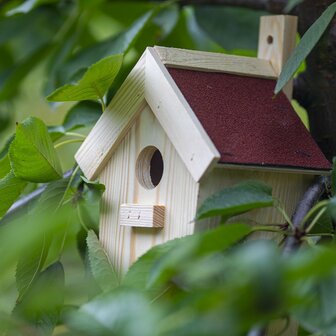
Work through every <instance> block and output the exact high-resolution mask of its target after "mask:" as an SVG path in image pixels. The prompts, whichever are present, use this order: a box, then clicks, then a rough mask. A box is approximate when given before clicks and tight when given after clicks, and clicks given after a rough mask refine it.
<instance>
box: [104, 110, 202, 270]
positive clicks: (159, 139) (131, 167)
mask: <svg viewBox="0 0 336 336" xmlns="http://www.w3.org/2000/svg"><path fill="white" fill-rule="evenodd" d="M147 146H155V147H157V148H158V149H159V150H160V152H161V154H162V157H163V162H164V169H163V175H162V179H161V181H160V183H159V184H158V186H157V187H156V188H154V189H150V190H148V189H146V188H144V187H142V186H141V184H140V183H139V182H138V180H137V177H136V160H137V157H138V155H139V154H140V152H141V151H142V150H143V149H144V148H146V147H147ZM100 181H101V182H102V183H104V184H105V186H106V191H105V193H104V195H103V200H102V208H101V216H100V239H101V241H102V244H103V245H104V247H105V249H106V250H107V251H108V254H109V256H110V258H111V261H112V262H113V264H114V265H115V267H116V269H117V270H118V271H119V272H120V273H124V272H125V271H126V270H127V269H128V267H129V266H130V264H131V263H132V262H134V261H135V260H136V259H137V258H138V257H139V256H140V255H142V254H143V253H145V252H146V251H147V250H148V249H149V248H151V247H152V246H155V245H157V244H160V243H163V242H166V241H168V240H170V239H174V238H176V237H183V236H185V235H189V234H192V233H193V231H194V224H193V223H192V220H193V218H194V216H195V213H196V206H197V194H198V183H197V182H195V181H194V179H193V178H192V176H191V175H190V173H189V171H188V169H187V168H186V166H185V165H184V163H183V162H182V160H181V159H180V157H179V155H178V153H177V152H176V150H175V148H174V146H173V144H172V143H171V141H170V140H169V138H168V136H167V135H166V134H165V132H164V130H163V129H162V127H161V126H160V124H159V122H158V120H157V119H156V118H155V116H154V114H153V113H152V111H151V109H150V108H149V107H148V106H147V107H145V108H144V110H143V111H142V112H141V114H140V115H139V116H138V117H137V119H136V121H135V123H134V125H133V126H132V128H131V130H130V131H129V132H128V134H127V135H126V137H125V138H124V139H123V141H122V142H121V143H120V144H119V146H118V148H117V149H116V150H115V152H114V153H113V155H112V157H111V160H110V161H109V162H108V164H107V165H106V166H105V168H104V170H103V171H102V173H101V175H100ZM129 203H130V204H140V205H143V204H145V205H158V204H159V205H164V206H165V209H166V211H165V221H164V227H163V228H162V229H160V228H132V227H127V226H121V225H120V222H119V217H120V205H121V204H129Z"/></svg>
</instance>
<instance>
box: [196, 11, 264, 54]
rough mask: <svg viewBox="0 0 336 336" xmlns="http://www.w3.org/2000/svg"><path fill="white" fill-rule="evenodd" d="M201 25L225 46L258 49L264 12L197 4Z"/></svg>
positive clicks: (198, 19) (226, 47)
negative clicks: (260, 21)
mask: <svg viewBox="0 0 336 336" xmlns="http://www.w3.org/2000/svg"><path fill="white" fill-rule="evenodd" d="M195 15H196V20H197V22H198V24H199V25H200V27H201V28H202V29H203V30H204V31H205V32H206V33H207V34H208V36H210V37H211V38H212V39H213V40H214V41H216V42H217V43H218V44H219V45H221V46H222V47H223V48H225V49H228V50H233V49H249V50H256V49H257V46H258V34H259V19H260V16H261V15H265V13H264V12H260V11H254V10H250V9H245V8H233V7H226V6H197V7H196V8H195Z"/></svg>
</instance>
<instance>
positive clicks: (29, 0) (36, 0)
mask: <svg viewBox="0 0 336 336" xmlns="http://www.w3.org/2000/svg"><path fill="white" fill-rule="evenodd" d="M50 2H51V0H26V1H24V2H23V3H22V4H21V5H19V6H17V7H14V8H12V9H11V10H10V11H8V12H7V13H6V14H7V16H11V15H14V14H19V13H28V12H30V11H31V10H33V9H34V8H36V7H37V6H39V5H42V4H44V3H50Z"/></svg>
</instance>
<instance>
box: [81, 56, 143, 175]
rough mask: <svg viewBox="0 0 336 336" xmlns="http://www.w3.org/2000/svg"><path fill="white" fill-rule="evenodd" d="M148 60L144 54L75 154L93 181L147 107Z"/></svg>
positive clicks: (84, 171) (85, 172)
mask: <svg viewBox="0 0 336 336" xmlns="http://www.w3.org/2000/svg"><path fill="white" fill-rule="evenodd" d="M145 61H146V57H145V55H143V56H142V57H141V58H140V60H139V61H138V63H137V64H136V66H135V67H134V68H133V70H132V71H131V72H130V74H129V75H128V77H127V78H126V80H125V82H124V83H123V85H122V86H121V87H120V89H119V90H118V92H117V93H116V95H115V96H114V98H113V99H112V101H111V103H110V104H109V106H108V107H107V109H106V110H105V112H104V113H103V114H102V116H101V117H100V119H99V120H98V122H97V123H96V125H95V126H94V127H93V129H92V130H91V132H90V133H89V135H88V136H87V138H86V139H85V141H84V142H83V144H82V146H81V147H80V148H79V150H78V151H77V153H76V155H75V159H76V161H77V163H78V164H79V166H80V168H81V169H82V171H83V173H84V174H85V176H86V177H87V178H88V179H90V180H94V179H96V178H97V177H98V175H99V173H100V171H101V170H102V169H103V168H104V166H105V165H106V164H107V162H108V161H109V159H110V157H111V155H112V153H113V152H114V151H115V150H116V148H117V147H118V146H119V144H120V141H121V140H122V139H123V138H124V136H125V135H126V134H127V132H128V131H129V129H130V127H131V126H132V124H133V123H134V120H135V118H136V116H137V114H138V112H139V111H140V110H141V108H143V107H144V106H145V97H144V85H145Z"/></svg>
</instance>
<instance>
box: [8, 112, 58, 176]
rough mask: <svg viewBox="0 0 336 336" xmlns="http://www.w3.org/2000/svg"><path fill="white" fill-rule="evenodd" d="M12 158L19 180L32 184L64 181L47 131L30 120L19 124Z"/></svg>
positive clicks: (35, 121) (36, 122)
mask: <svg viewBox="0 0 336 336" xmlns="http://www.w3.org/2000/svg"><path fill="white" fill-rule="evenodd" d="M9 158H10V161H11V166H12V169H13V172H14V174H15V176H16V177H18V178H21V179H23V180H27V181H31V182H49V181H52V180H56V179H59V178H60V177H62V169H61V164H60V161H59V158H58V156H57V153H56V151H55V149H54V147H53V144H52V141H51V138H50V136H49V134H48V130H47V127H46V126H45V124H44V123H43V122H42V121H41V120H40V119H38V118H34V117H29V118H27V119H26V120H24V121H23V123H21V124H18V125H17V127H16V136H15V139H14V140H13V142H12V144H11V145H10V149H9Z"/></svg>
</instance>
